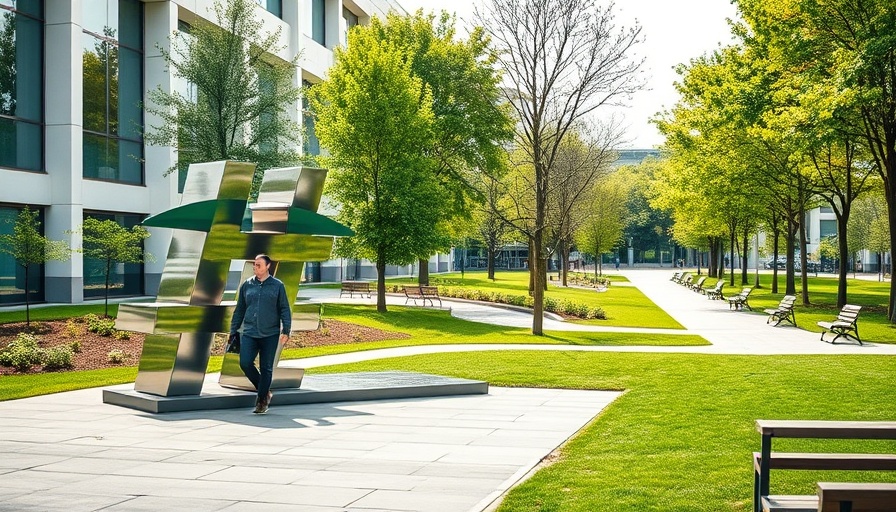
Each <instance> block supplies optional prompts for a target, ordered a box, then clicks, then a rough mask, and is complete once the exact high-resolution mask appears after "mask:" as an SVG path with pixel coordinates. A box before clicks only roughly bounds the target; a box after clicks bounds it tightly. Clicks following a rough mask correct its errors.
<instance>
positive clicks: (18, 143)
mask: <svg viewBox="0 0 896 512" xmlns="http://www.w3.org/2000/svg"><path fill="white" fill-rule="evenodd" d="M43 4H44V3H43V2H42V1H40V0H24V1H23V0H0V167H6V168H12V169H17V170H25V171H41V170H43V137H44V130H43V123H44V116H43V104H44V98H43V89H44V83H43V82H44V79H43V69H44V50H43V47H44V45H43V40H44V36H43Z"/></svg>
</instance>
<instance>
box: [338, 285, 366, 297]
mask: <svg viewBox="0 0 896 512" xmlns="http://www.w3.org/2000/svg"><path fill="white" fill-rule="evenodd" d="M346 293H347V294H348V296H349V298H352V297H354V296H355V294H356V293H357V294H358V295H360V296H361V297H362V298H363V297H364V295H367V298H368V299H369V298H370V281H343V282H342V289H341V290H340V291H339V296H340V297H342V296H343V295H345V294H346Z"/></svg>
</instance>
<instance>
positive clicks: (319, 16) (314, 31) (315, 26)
mask: <svg viewBox="0 0 896 512" xmlns="http://www.w3.org/2000/svg"><path fill="white" fill-rule="evenodd" d="M326 4H327V2H326V0H311V39H313V40H314V41H316V42H317V43H318V44H320V45H322V46H326V45H327V29H326V26H327V25H326V21H327V16H326V7H327V5H326Z"/></svg>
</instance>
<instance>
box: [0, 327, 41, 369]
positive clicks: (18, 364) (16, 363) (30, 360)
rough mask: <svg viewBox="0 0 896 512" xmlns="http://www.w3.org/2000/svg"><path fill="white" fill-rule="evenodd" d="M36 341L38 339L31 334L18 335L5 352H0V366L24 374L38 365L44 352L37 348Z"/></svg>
mask: <svg viewBox="0 0 896 512" xmlns="http://www.w3.org/2000/svg"><path fill="white" fill-rule="evenodd" d="M38 340H39V338H38V337H37V336H35V335H33V334H28V333H24V332H22V333H19V334H18V335H17V336H16V339H14V340H12V341H11V342H10V343H9V345H8V346H7V347H6V350H4V351H3V352H0V365H3V366H11V367H13V368H15V369H16V370H17V371H20V372H24V371H27V370H29V369H30V368H31V367H32V366H34V365H36V364H40V363H41V361H42V360H43V357H44V351H43V350H42V349H41V348H40V347H39V346H37V342H38Z"/></svg>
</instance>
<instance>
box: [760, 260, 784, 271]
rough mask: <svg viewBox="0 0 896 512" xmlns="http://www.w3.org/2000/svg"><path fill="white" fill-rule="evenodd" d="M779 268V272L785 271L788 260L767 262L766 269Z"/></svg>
mask: <svg viewBox="0 0 896 512" xmlns="http://www.w3.org/2000/svg"><path fill="white" fill-rule="evenodd" d="M775 267H778V269H779V270H784V269H785V268H787V260H784V259H781V258H778V259H776V260H769V261H766V262H765V268H767V269H772V268H775Z"/></svg>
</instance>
